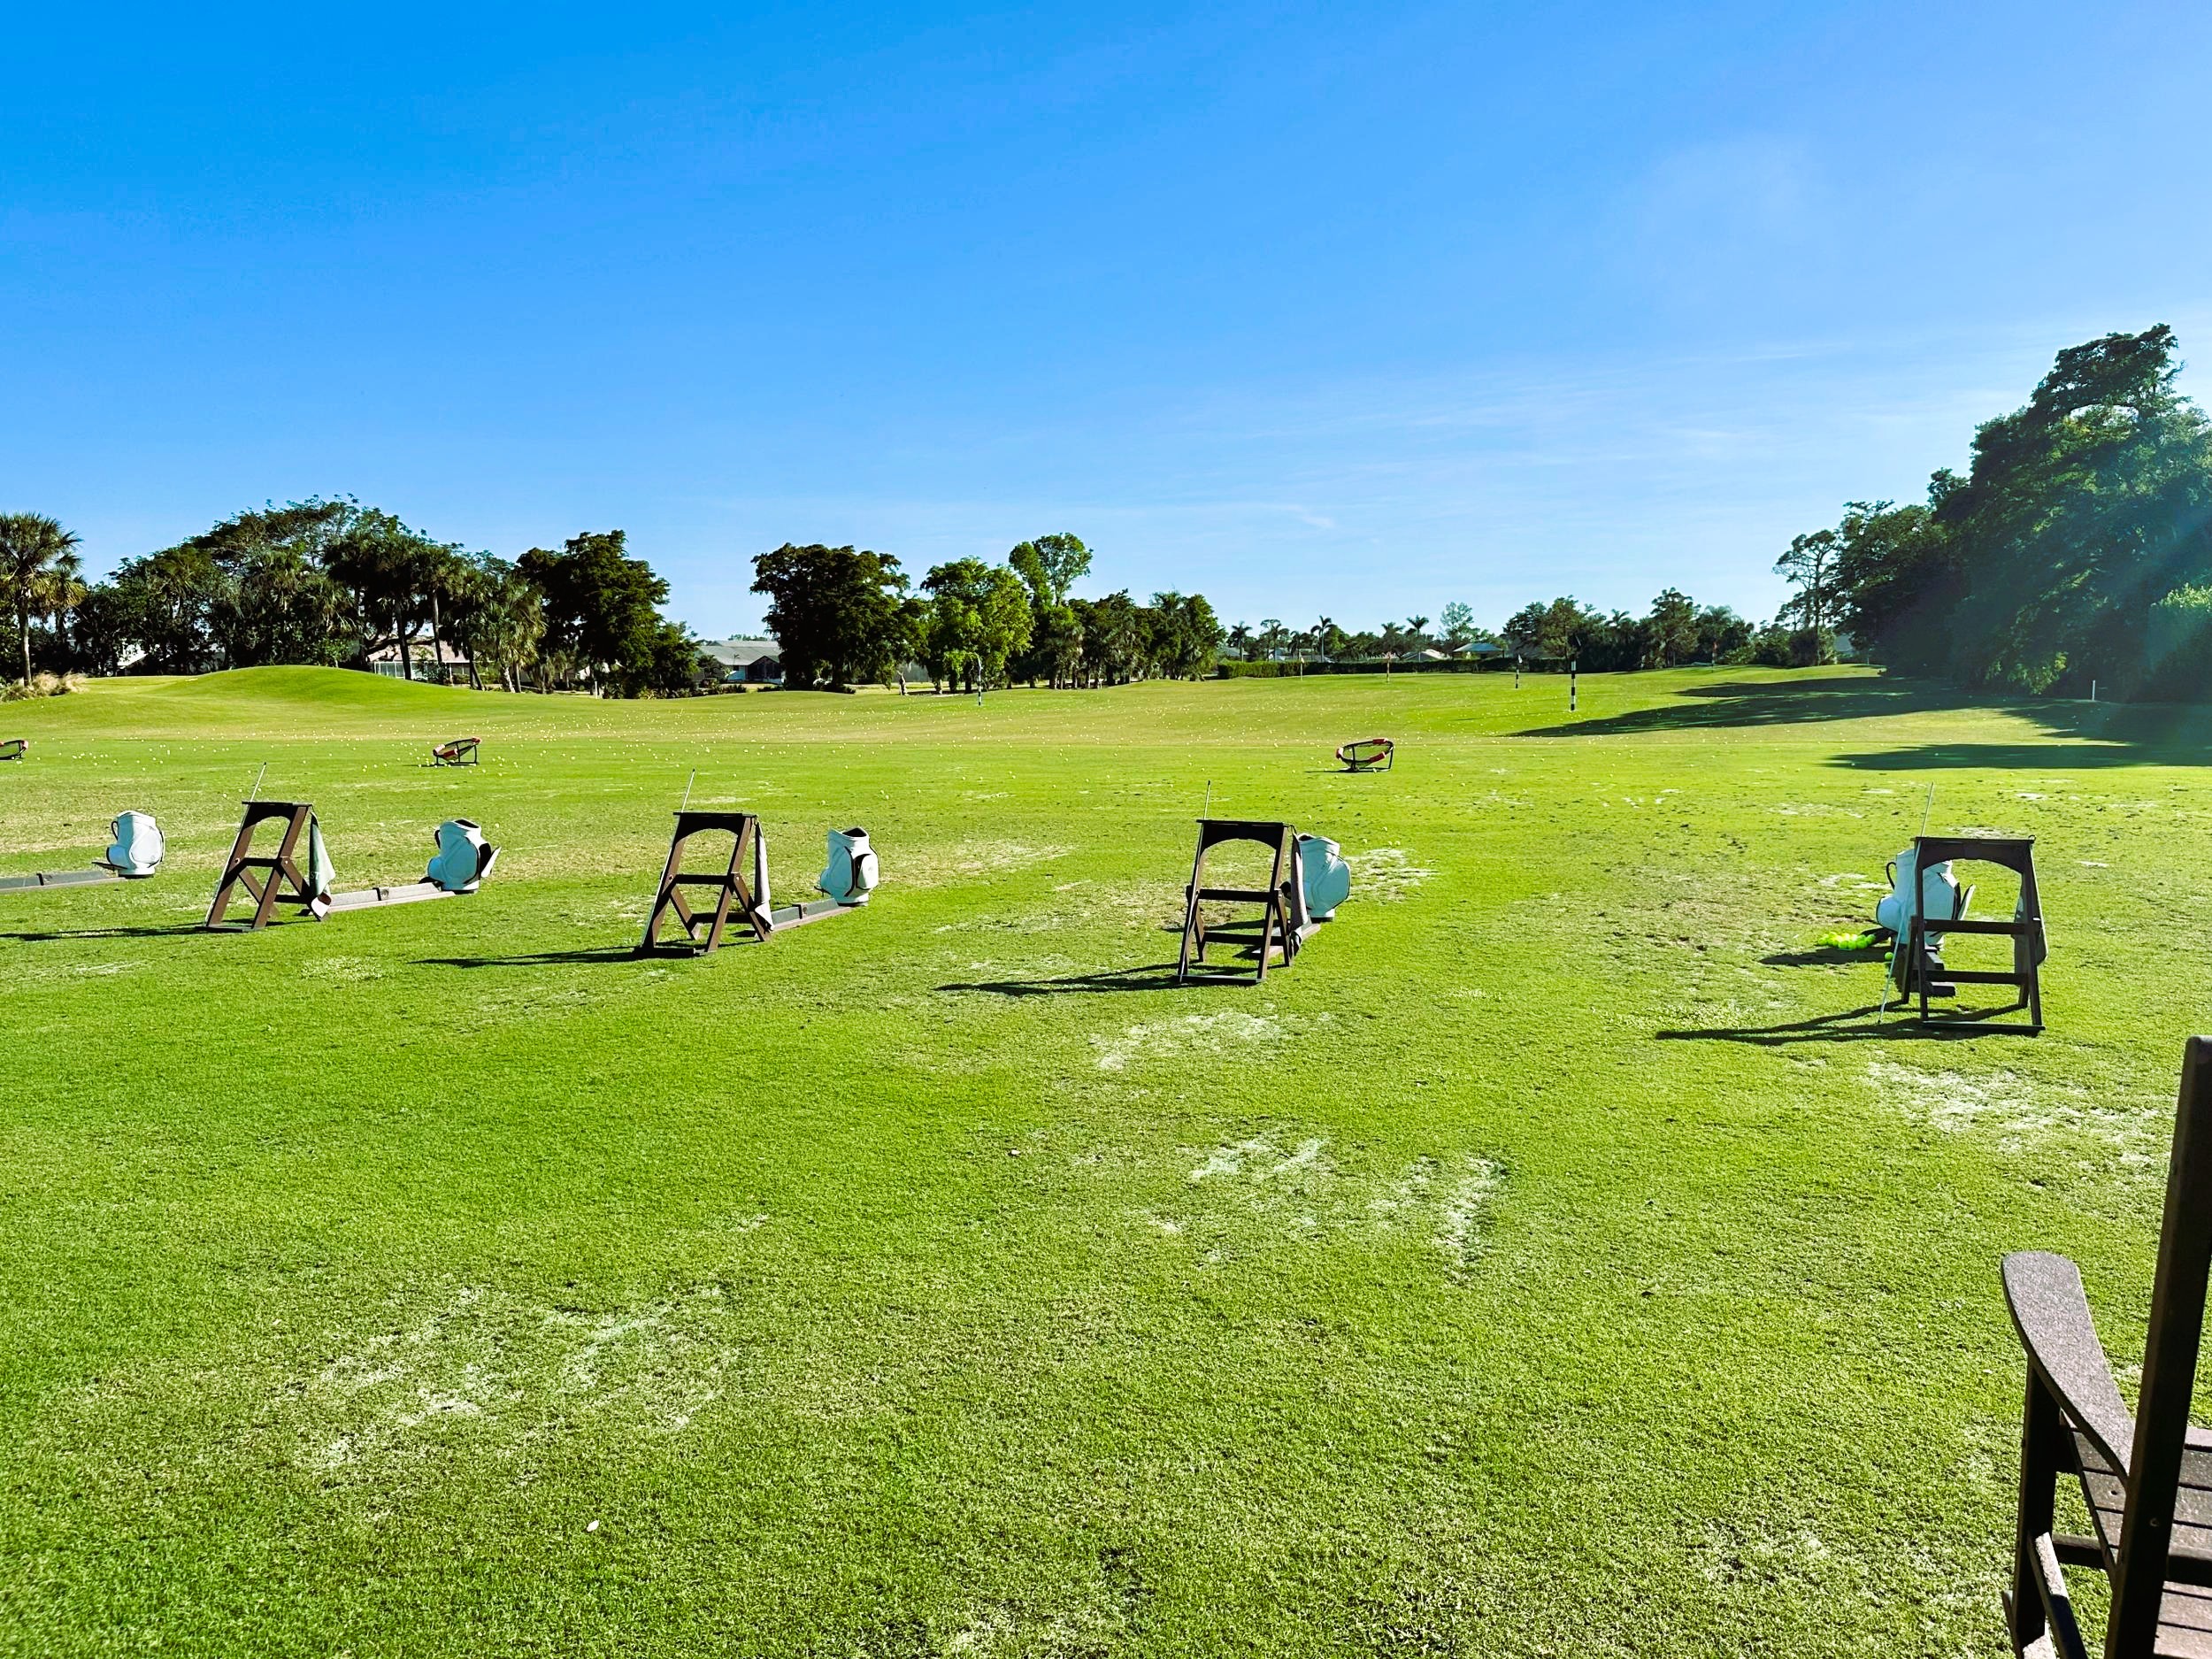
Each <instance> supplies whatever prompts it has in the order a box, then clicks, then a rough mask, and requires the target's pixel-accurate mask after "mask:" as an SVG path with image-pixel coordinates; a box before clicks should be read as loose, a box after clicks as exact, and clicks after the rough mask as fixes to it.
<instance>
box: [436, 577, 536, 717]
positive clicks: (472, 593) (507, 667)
mask: <svg viewBox="0 0 2212 1659" xmlns="http://www.w3.org/2000/svg"><path fill="white" fill-rule="evenodd" d="M449 603H450V604H451V607H452V624H451V626H452V629H453V638H454V640H455V641H456V642H457V644H459V645H460V646H461V648H462V649H464V650H465V651H467V652H468V657H469V672H470V675H471V677H472V679H474V680H476V682H477V683H478V684H479V685H481V684H482V683H483V680H482V674H483V671H484V669H485V668H487V667H488V668H490V669H491V671H492V672H494V673H495V675H497V676H498V680H499V683H500V684H501V685H502V686H503V687H506V688H507V689H508V690H510V691H517V692H518V691H520V690H521V689H522V685H523V674H524V672H526V670H528V669H529V668H530V667H531V666H532V665H533V664H535V663H536V662H537V660H538V644H539V641H541V640H542V639H544V637H545V602H544V600H543V598H542V597H541V595H539V593H538V590H537V588H536V586H535V585H534V583H532V582H531V581H530V580H529V579H528V578H527V577H526V576H524V575H523V574H522V572H520V571H518V570H517V569H516V568H515V567H514V565H511V563H509V562H508V561H507V560H505V559H503V558H495V557H493V556H492V555H490V554H488V553H480V554H478V555H476V556H475V557H473V558H472V559H470V560H469V561H468V562H467V564H466V566H465V576H464V578H463V579H462V580H459V581H457V583H455V585H454V589H453V593H452V596H451V599H450V601H449Z"/></svg>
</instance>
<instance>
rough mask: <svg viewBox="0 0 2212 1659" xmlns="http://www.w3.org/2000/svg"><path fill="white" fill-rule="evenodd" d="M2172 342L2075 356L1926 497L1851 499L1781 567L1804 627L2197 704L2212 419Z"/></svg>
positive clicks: (2206, 599) (1903, 665) (2114, 342)
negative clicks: (2187, 383)
mask: <svg viewBox="0 0 2212 1659" xmlns="http://www.w3.org/2000/svg"><path fill="white" fill-rule="evenodd" d="M2176 352H2177V342H2176V340H2175V337H2174V332H2173V330H2172V329H2171V328H2170V327H2168V326H2165V325H2163V324H2161V325H2160V326H2156V327H2154V328H2149V329H2146V330H2145V331H2144V332H2142V333H2141V334H2106V335H2104V336H2103V337H2102V338H2101V339H2097V340H2092V341H2089V342H2085V343H2084V344H2082V345H2078V346H2070V347H2068V348H2067V349H2064V350H2062V351H2061V352H2060V353H2059V354H2058V356H2057V358H2056V360H2055V362H2054V363H2053V365H2052V367H2051V372H2050V373H2048V374H2047V375H2045V376H2044V377H2043V379H2042V380H2041V381H2040V382H2039V383H2038V384H2037V386H2036V388H2035V390H2034V392H2033V393H2032V395H2031V396H2030V397H2029V399H2028V401H2027V403H2026V404H2025V405H2024V406H2023V407H2021V408H2019V409H2016V410H2014V411H2012V412H2011V413H2009V414H2004V415H2000V416H1998V417H1997V418H1996V419H1993V420H1989V421H1985V422H1984V423H1983V424H1982V426H1979V427H1978V429H1977V430H1976V432H1975V434H1974V442H1973V450H1972V459H1971V461H1970V464H1969V465H1968V467H1967V470H1966V472H1964V473H1963V474H1960V473H1958V472H1954V471H1952V470H1951V469H1949V468H1944V469H1942V470H1940V471H1939V472H1936V473H1935V474H1934V475H1933V476H1932V478H1931V479H1930V480H1929V484H1928V492H1927V498H1926V499H1925V500H1924V501H1921V502H1908V503H1896V502H1890V501H1855V502H1850V503H1847V504H1846V505H1845V507H1844V510H1843V516H1842V518H1840V519H1839V521H1838V522H1837V523H1836V524H1834V525H1833V526H1829V527H1827V528H1824V529H1820V530H1815V531H1811V532H1809V533H1808V534H1804V535H1801V536H1799V537H1797V538H1796V539H1795V540H1794V541H1792V542H1791V544H1790V547H1789V549H1788V551H1786V553H1785V554H1784V555H1783V556H1782V559H1781V562H1780V564H1779V565H1778V566H1777V568H1778V569H1779V570H1780V571H1781V572H1783V574H1785V575H1786V576H1787V577H1789V579H1790V580H1791V583H1792V585H1793V588H1794V589H1795V596H1794V597H1793V600H1792V602H1791V606H1790V614H1791V616H1792V618H1793V620H1794V621H1795V622H1796V623H1797V624H1798V625H1799V626H1803V627H1810V628H1818V629H1827V628H1832V627H1843V628H1846V629H1848V630H1849V631H1850V632H1851V633H1852V634H1854V635H1855V637H1856V638H1857V639H1858V640H1859V641H1861V642H1862V643H1863V644H1865V645H1867V646H1869V647H1870V648H1871V649H1872V650H1873V652H1874V654H1875V655H1876V657H1877V658H1878V660H1879V661H1881V662H1883V663H1886V664H1890V665H1891V666H1893V667H1896V668H1899V669H1902V670H1905V671H1907V672H1918V673H1928V674H1939V675H1944V676H1947V677H1949V678H1952V679H1955V680H1961V681H1963V682H1965V683H1967V684H1970V685H1975V686H1983V687H1992V688H1996V689H2001V690H2016V691H2027V692H2032V693H2038V694H2046V693H2047V694H2051V695H2065V696H2085V695H2089V693H2090V690H2091V687H2092V684H2093V682H2094V683H2095V685H2096V686H2098V687H2101V689H2100V691H2099V694H2098V695H2113V696H2135V697H2146V698H2161V699H2175V698H2183V699H2188V698H2197V697H2201V696H2202V695H2204V691H2205V687H2206V686H2207V684H2208V680H2212V422H2208V421H2207V419H2206V417H2205V415H2204V413H2203V411H2200V409H2198V408H2197V406H2196V405H2195V404H2194V403H2192V402H2191V401H2190V400H2189V399H2188V398H2186V397H2185V396H2182V395H2181V394H2180V393H2179V392H2178V391H2177V390H2176V389H2175V386H2174V378H2175V375H2176V373H2177V371H2178V370H2179V368H2180V363H2179V360H2178V358H2177V356H2176Z"/></svg>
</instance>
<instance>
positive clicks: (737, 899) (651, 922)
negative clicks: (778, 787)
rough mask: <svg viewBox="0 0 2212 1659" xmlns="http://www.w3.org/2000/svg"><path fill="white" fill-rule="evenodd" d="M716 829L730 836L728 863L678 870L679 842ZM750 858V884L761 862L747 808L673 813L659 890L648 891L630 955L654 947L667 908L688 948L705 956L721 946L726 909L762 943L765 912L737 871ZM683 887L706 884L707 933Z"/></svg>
mask: <svg viewBox="0 0 2212 1659" xmlns="http://www.w3.org/2000/svg"><path fill="white" fill-rule="evenodd" d="M714 833H725V834H727V835H728V836H729V838H730V862H729V865H728V867H727V868H726V869H724V870H720V871H715V872H695V873H687V872H685V870H684V843H685V842H686V841H689V840H690V839H691V838H692V837H693V836H694V835H710V834H714ZM748 860H750V861H751V867H752V869H753V872H754V879H755V883H756V884H757V883H758V879H759V874H760V867H761V866H762V865H764V864H765V863H766V862H767V859H766V854H765V851H764V849H763V847H762V845H761V840H760V819H759V818H758V817H757V815H756V814H754V813H751V812H693V811H688V810H687V811H682V812H679V813H677V814H676V833H675V835H674V836H673V837H672V839H671V840H670V841H669V843H668V863H667V864H666V866H665V867H664V868H663V870H662V871H661V885H660V891H659V892H658V893H657V894H656V895H654V898H653V911H652V914H651V915H649V916H648V917H647V918H645V937H644V938H643V939H642V940H641V941H638V948H637V951H636V953H635V954H637V955H638V956H651V955H653V954H654V953H655V952H656V951H657V950H658V949H660V941H659V940H658V939H657V937H656V935H657V934H658V933H659V932H660V926H661V918H663V917H664V916H666V915H667V914H668V913H669V912H670V911H672V910H673V911H674V912H675V915H676V919H677V920H678V921H679V922H680V923H682V924H683V929H684V935H685V938H686V939H687V941H688V942H689V943H690V945H691V946H692V948H693V949H695V950H696V951H698V952H699V953H700V954H701V955H709V954H711V953H712V952H714V951H716V950H718V949H720V948H721V945H722V930H723V929H724V928H725V927H726V926H728V924H729V919H730V912H731V911H732V910H735V911H736V912H737V920H738V925H739V926H742V927H749V928H750V929H751V930H752V933H753V937H754V938H756V939H757V940H759V941H761V942H762V943H763V944H765V943H767V942H768V935H769V933H770V932H771V931H772V929H771V927H770V925H769V921H768V916H767V913H766V912H765V911H764V910H762V909H761V906H760V901H759V900H758V899H757V898H756V897H755V896H754V894H753V888H752V887H749V886H748V885H747V884H746V878H745V876H744V875H743V874H742V873H741V872H743V871H745V870H746V869H747V867H748ZM686 887H706V888H709V889H710V890H711V891H712V892H713V894H714V908H713V911H712V914H711V916H710V917H708V918H706V920H707V936H706V938H705V940H704V941H702V940H701V939H700V937H699V923H700V921H701V919H702V918H701V915H700V913H699V912H697V911H695V910H693V909H692V908H691V906H690V905H689V904H688V903H687V902H685V900H684V891H683V890H684V889H685V888H686Z"/></svg>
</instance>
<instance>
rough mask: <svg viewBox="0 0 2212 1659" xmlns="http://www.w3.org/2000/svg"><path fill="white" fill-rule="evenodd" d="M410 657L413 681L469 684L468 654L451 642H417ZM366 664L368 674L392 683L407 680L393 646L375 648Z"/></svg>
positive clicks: (405, 667)
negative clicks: (391, 680)
mask: <svg viewBox="0 0 2212 1659" xmlns="http://www.w3.org/2000/svg"><path fill="white" fill-rule="evenodd" d="M412 656H413V657H414V675H413V677H414V678H415V679H417V680H445V681H446V682H447V683H449V684H460V685H466V684H467V683H468V682H469V656H468V653H467V652H466V651H465V650H463V649H461V648H460V647H459V646H457V645H456V644H454V643H453V641H450V640H442V641H436V642H435V643H434V642H432V641H429V640H417V641H415V649H414V651H413V652H412ZM440 657H443V658H444V662H443V664H442V665H441V664H440V661H439V659H440ZM368 662H369V672H371V673H373V674H388V675H390V676H391V677H392V678H393V679H394V680H403V679H406V678H407V677H408V665H407V664H406V663H404V662H403V661H402V660H401V658H400V654H399V647H398V646H397V645H396V644H394V645H384V646H380V647H378V648H377V649H375V650H373V651H371V652H370V653H369V658H368Z"/></svg>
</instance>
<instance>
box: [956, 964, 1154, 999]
mask: <svg viewBox="0 0 2212 1659" xmlns="http://www.w3.org/2000/svg"><path fill="white" fill-rule="evenodd" d="M937 988H938V989H939V990H941V991H987V992H988V993H990V995H993V996H1077V995H1085V994H1087V993H1090V992H1101V991H1171V990H1173V989H1174V988H1175V964H1173V963H1171V962H1164V963H1161V964H1157V965H1156V966H1154V967H1148V968H1113V969H1110V970H1108V971H1107V972H1103V973H1069V974H1063V975H1061V976H1060V977H1059V978H1057V979H980V980H977V981H975V982H973V983H968V984H958V985H941V986H939V987H937Z"/></svg>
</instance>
